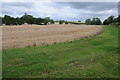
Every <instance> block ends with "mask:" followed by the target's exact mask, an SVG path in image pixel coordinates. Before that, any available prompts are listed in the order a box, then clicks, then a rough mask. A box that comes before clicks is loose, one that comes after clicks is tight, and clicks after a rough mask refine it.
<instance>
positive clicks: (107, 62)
mask: <svg viewBox="0 0 120 80" xmlns="http://www.w3.org/2000/svg"><path fill="white" fill-rule="evenodd" d="M104 28H105V31H104V33H102V34H100V35H99V36H96V37H92V38H87V39H81V40H76V41H71V42H65V43H59V44H53V45H49V46H47V45H46V46H39V47H31V48H18V49H6V50H3V52H2V55H3V77H4V78H46V77H55V78H83V77H84V78H85V77H90V78H91V77H93V78H117V77H118V29H117V28H113V27H111V26H105V27H104Z"/></svg>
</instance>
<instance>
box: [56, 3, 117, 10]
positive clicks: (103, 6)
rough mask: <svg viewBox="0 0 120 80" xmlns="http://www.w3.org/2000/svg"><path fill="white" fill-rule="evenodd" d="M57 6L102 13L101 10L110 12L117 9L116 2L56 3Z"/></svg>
mask: <svg viewBox="0 0 120 80" xmlns="http://www.w3.org/2000/svg"><path fill="white" fill-rule="evenodd" d="M56 3H57V6H59V7H60V6H61V7H64V6H70V7H71V8H74V9H85V10H93V11H103V10H111V9H118V3H117V2H56Z"/></svg>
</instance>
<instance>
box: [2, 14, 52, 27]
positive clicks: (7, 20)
mask: <svg viewBox="0 0 120 80" xmlns="http://www.w3.org/2000/svg"><path fill="white" fill-rule="evenodd" d="M1 19H2V24H5V25H22V24H24V23H27V24H38V25H47V24H54V20H53V19H50V18H49V17H46V18H35V17H33V16H32V15H27V14H26V13H25V15H23V16H22V17H17V18H14V17H11V16H9V15H4V17H1ZM2 24H1V25H2Z"/></svg>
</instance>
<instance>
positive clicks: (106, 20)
mask: <svg viewBox="0 0 120 80" xmlns="http://www.w3.org/2000/svg"><path fill="white" fill-rule="evenodd" d="M113 22H114V16H110V17H108V18H107V19H105V20H104V21H103V24H105V25H108V24H111V23H113Z"/></svg>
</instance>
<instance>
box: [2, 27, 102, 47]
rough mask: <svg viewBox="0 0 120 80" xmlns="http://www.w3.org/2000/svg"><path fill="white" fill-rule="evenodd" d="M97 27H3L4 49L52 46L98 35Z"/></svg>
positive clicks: (100, 29) (98, 28) (99, 31)
mask: <svg viewBox="0 0 120 80" xmlns="http://www.w3.org/2000/svg"><path fill="white" fill-rule="evenodd" d="M102 32H103V27H102V26H96V25H22V26H3V27H2V48H3V49H8V48H22V47H30V46H38V45H50V44H53V43H60V42H66V41H73V40H78V39H81V38H87V37H91V36H95V35H98V34H100V33H102Z"/></svg>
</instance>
